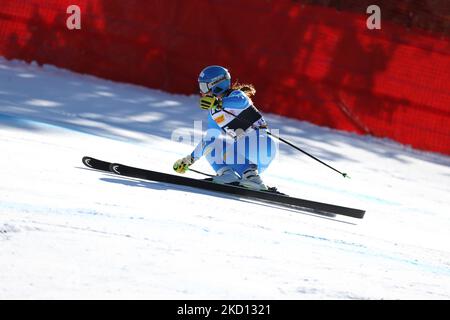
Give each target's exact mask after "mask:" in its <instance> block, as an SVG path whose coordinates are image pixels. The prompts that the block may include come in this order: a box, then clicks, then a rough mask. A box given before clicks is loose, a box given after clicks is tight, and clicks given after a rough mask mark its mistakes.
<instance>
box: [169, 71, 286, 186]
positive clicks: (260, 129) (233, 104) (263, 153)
mask: <svg viewBox="0 0 450 320" xmlns="http://www.w3.org/2000/svg"><path fill="white" fill-rule="evenodd" d="M198 83H199V87H200V94H201V97H200V103H199V104H200V108H202V109H204V110H208V111H209V114H208V128H207V133H206V135H205V136H204V137H203V139H202V140H201V141H200V142H199V143H198V145H197V147H196V148H195V149H194V151H193V152H192V153H191V154H189V155H187V156H186V157H184V158H182V159H179V160H177V161H176V162H175V163H174V165H173V169H174V170H175V171H176V172H178V173H185V172H186V171H187V170H188V169H189V166H191V165H192V164H193V163H194V162H195V161H197V160H198V159H200V158H201V157H202V156H205V157H206V159H207V161H208V162H209V164H210V165H211V166H212V168H213V169H214V171H215V172H216V174H217V175H216V176H215V177H213V178H212V181H213V182H216V183H223V184H233V185H239V186H242V187H246V188H250V189H254V190H268V188H267V186H266V185H265V184H264V182H263V181H262V179H261V177H260V175H259V174H260V173H262V172H263V171H264V170H265V169H267V167H268V166H269V165H270V163H271V162H272V160H273V159H274V157H275V155H276V151H277V148H276V144H275V142H274V141H273V140H272V138H271V137H270V136H269V135H267V123H266V121H265V120H264V118H263V116H262V115H261V113H260V112H259V111H258V109H256V107H255V106H254V105H253V102H252V100H251V97H252V96H253V95H254V94H255V89H254V87H253V86H252V85H241V84H238V83H236V84H234V85H233V86H232V85H231V76H230V73H229V72H228V70H227V69H225V68H224V67H221V66H216V65H213V66H208V67H206V68H205V69H203V70H202V71H201V72H200V75H199V77H198Z"/></svg>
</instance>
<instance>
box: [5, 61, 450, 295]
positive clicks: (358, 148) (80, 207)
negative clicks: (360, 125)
mask: <svg viewBox="0 0 450 320" xmlns="http://www.w3.org/2000/svg"><path fill="white" fill-rule="evenodd" d="M194 80H195V79H193V81H194ZM194 82H195V81H194ZM196 105H197V97H195V96H183V95H173V94H169V93H165V92H162V91H158V90H151V89H147V88H143V87H139V86H133V85H129V84H122V83H114V82H111V81H107V80H103V79H98V78H95V77H93V76H88V75H80V74H76V73H72V72H69V71H66V70H61V69H58V68H55V67H52V66H44V67H43V68H42V67H38V66H36V65H35V64H26V63H23V62H20V61H6V60H4V59H2V58H0V150H1V155H2V156H1V157H0V176H1V177H2V179H1V180H0V181H1V182H0V248H1V250H0V299H16V298H19V299H61V298H62V299H98V298H100V299H117V298H119V299H450V247H449V243H450V232H449V231H450V197H449V193H450V158H449V157H446V156H443V155H438V154H433V153H427V152H421V151H417V150H413V149H410V148H408V147H405V146H402V145H400V144H397V143H395V142H393V141H390V140H386V139H376V138H373V137H368V136H358V135H354V134H351V133H347V132H341V131H337V130H332V129H328V128H322V127H318V126H315V125H312V124H309V123H306V122H302V121H297V120H293V119H286V118H283V117H280V116H277V115H266V116H267V119H268V121H269V123H270V124H271V127H272V128H277V129H280V134H281V135H282V136H283V137H285V138H286V139H288V140H290V141H292V142H293V143H295V144H297V145H299V146H300V147H302V148H303V149H304V150H306V151H308V152H310V153H312V154H314V155H315V156H317V157H319V158H320V159H322V160H324V161H326V162H327V163H329V164H331V165H332V166H334V167H336V168H338V169H340V170H341V171H344V172H348V173H349V175H350V176H351V177H352V179H343V178H342V177H340V176H339V175H337V174H336V173H334V172H332V171H331V170H329V169H328V168H325V167H324V166H322V165H320V164H318V163H316V162H314V161H313V160H311V159H309V158H307V157H305V156H304V155H302V154H299V153H297V151H295V150H292V149H290V148H289V147H287V146H284V145H280V155H279V156H278V158H277V159H276V161H275V162H274V163H273V164H272V165H271V167H270V168H269V169H268V170H267V172H265V173H264V174H263V178H264V179H265V180H266V182H267V183H268V184H269V185H276V186H277V187H278V188H279V189H280V190H281V191H283V192H286V193H287V194H290V195H293V196H298V197H301V198H304V199H309V200H316V201H321V202H329V203H334V204H339V205H344V206H350V207H355V208H362V209H365V210H366V211H367V213H366V216H365V218H364V219H363V220H359V219H352V218H348V217H341V216H336V217H324V216H318V215H315V214H312V213H308V212H298V211H295V210H290V209H283V208H279V207H276V206H273V205H262V204H259V203H253V201H249V200H245V199H236V198H234V197H231V196H218V195H217V194H216V193H214V192H203V191H199V190H196V189H193V188H185V187H180V186H171V185H168V184H162V183H153V182H147V181H140V180H137V179H128V178H125V177H120V176H115V175H113V174H109V173H102V172H97V171H94V170H90V169H88V168H86V167H84V166H83V164H82V163H81V158H82V157H83V156H84V155H90V156H94V157H96V158H99V159H104V160H107V161H114V162H121V163H124V164H128V165H135V166H138V167H143V168H149V169H152V170H156V171H161V172H167V173H172V172H171V170H172V169H171V167H172V164H173V162H174V161H175V160H176V159H178V158H179V157H181V156H184V155H186V154H187V153H189V152H190V151H191V149H192V147H193V143H194V142H193V141H192V140H191V139H187V140H184V141H181V142H175V141H172V139H171V137H172V133H173V132H174V130H177V131H176V132H177V133H178V134H182V133H184V134H192V135H194V134H196V135H197V136H198V134H200V132H199V130H198V129H194V121H195V120H205V118H206V117H205V114H204V113H203V112H202V111H201V110H199V109H198V108H197V106H196ZM299 107H301V106H299ZM195 168H197V169H198V170H202V171H206V172H211V169H210V168H209V166H208V164H207V163H206V162H205V160H200V161H199V162H198V163H196V164H195ZM190 174H191V175H192V177H197V178H201V176H198V175H196V174H194V173H190Z"/></svg>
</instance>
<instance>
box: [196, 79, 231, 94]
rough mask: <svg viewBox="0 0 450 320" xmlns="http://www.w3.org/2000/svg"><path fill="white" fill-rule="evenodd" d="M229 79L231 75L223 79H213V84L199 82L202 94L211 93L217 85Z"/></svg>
mask: <svg viewBox="0 0 450 320" xmlns="http://www.w3.org/2000/svg"><path fill="white" fill-rule="evenodd" d="M229 79H230V76H229V75H224V76H222V77H219V78H215V79H213V81H211V82H199V83H198V85H199V87H200V92H201V93H204V94H206V93H208V92H209V91H211V89H212V88H213V87H214V86H215V85H217V84H219V83H221V82H222V81H225V80H229Z"/></svg>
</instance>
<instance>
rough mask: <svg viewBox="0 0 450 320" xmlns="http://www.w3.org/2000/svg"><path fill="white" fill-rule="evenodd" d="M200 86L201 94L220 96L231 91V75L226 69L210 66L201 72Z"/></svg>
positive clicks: (199, 77)
mask: <svg viewBox="0 0 450 320" xmlns="http://www.w3.org/2000/svg"><path fill="white" fill-rule="evenodd" d="M198 85H199V87H200V92H201V93H204V94H207V93H212V94H213V95H220V94H222V93H224V92H225V91H227V90H228V89H230V86H231V75H230V73H229V72H228V70H227V69H225V68H224V67H221V66H209V67H206V68H205V69H203V70H202V72H200V75H199V76H198Z"/></svg>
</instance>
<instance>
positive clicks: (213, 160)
mask: <svg viewBox="0 0 450 320" xmlns="http://www.w3.org/2000/svg"><path fill="white" fill-rule="evenodd" d="M233 151H234V143H229V142H227V141H226V140H225V139H223V138H221V137H219V138H218V139H217V140H216V141H215V142H214V143H213V145H212V147H211V149H210V151H208V152H207V153H206V156H205V158H206V160H207V161H208V162H209V164H210V165H211V167H212V168H213V169H214V171H216V173H217V176H216V177H214V178H213V181H214V182H217V183H233V182H238V181H239V180H240V177H239V176H238V175H237V174H236V172H235V171H234V170H233V164H234V163H235V160H234V158H233V154H234V153H233Z"/></svg>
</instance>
